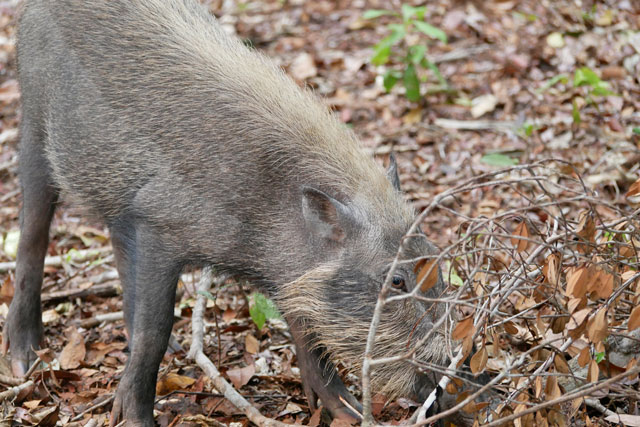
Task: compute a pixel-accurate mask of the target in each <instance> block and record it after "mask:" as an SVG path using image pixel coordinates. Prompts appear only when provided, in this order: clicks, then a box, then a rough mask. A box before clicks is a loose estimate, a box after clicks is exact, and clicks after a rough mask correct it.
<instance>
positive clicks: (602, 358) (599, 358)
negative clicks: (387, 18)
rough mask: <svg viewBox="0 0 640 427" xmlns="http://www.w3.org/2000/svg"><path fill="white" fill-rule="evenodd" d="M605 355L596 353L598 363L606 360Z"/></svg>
mask: <svg viewBox="0 0 640 427" xmlns="http://www.w3.org/2000/svg"><path fill="white" fill-rule="evenodd" d="M604 357H605V353H604V351H603V352H601V353H596V363H600V362H602V361H603V360H604Z"/></svg>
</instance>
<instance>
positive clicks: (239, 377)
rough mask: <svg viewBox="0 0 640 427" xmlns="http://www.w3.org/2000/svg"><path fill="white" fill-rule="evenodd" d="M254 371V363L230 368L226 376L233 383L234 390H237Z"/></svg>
mask: <svg viewBox="0 0 640 427" xmlns="http://www.w3.org/2000/svg"><path fill="white" fill-rule="evenodd" d="M255 373H256V367H255V366H254V365H249V366H245V367H244V368H237V369H230V370H228V371H227V376H228V377H229V379H230V380H231V382H232V383H233V386H234V387H235V388H236V390H238V389H240V387H242V386H243V385H245V384H247V383H248V382H249V380H250V379H251V377H252V376H253V374H255Z"/></svg>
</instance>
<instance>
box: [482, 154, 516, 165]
mask: <svg viewBox="0 0 640 427" xmlns="http://www.w3.org/2000/svg"><path fill="white" fill-rule="evenodd" d="M480 161H481V162H482V163H486V164H488V165H490V166H497V167H501V168H506V167H509V166H515V165H517V164H518V160H517V159H514V158H512V157H509V156H507V155H505V154H500V153H492V154H485V155H484V156H482V158H481V159H480Z"/></svg>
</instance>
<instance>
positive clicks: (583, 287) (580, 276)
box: [565, 267, 589, 298]
mask: <svg viewBox="0 0 640 427" xmlns="http://www.w3.org/2000/svg"><path fill="white" fill-rule="evenodd" d="M588 280H589V272H588V269H587V268H586V267H578V268H576V269H572V270H571V271H570V272H569V274H568V276H567V291H566V292H565V294H566V295H567V296H573V297H575V298H582V297H583V296H584V295H585V294H586V292H587V284H588Z"/></svg>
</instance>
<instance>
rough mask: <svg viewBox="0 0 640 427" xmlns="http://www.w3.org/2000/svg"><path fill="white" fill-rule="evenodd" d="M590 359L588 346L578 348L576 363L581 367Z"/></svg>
mask: <svg viewBox="0 0 640 427" xmlns="http://www.w3.org/2000/svg"><path fill="white" fill-rule="evenodd" d="M590 360H591V351H589V346H586V347H585V348H583V349H582V350H580V354H579V355H578V365H580V367H581V368H584V367H585V366H587V364H588V363H589V361H590Z"/></svg>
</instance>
